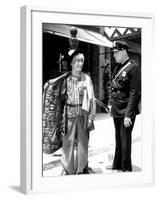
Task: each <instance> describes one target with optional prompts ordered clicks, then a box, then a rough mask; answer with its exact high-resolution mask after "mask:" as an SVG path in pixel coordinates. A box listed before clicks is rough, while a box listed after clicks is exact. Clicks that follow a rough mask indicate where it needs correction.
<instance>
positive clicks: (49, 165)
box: [43, 113, 142, 176]
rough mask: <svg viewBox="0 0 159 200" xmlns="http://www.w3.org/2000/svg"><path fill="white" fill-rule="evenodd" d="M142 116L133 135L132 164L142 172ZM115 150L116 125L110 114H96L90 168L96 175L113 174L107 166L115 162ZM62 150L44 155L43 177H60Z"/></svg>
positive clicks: (136, 169) (91, 143) (90, 152)
mask: <svg viewBox="0 0 159 200" xmlns="http://www.w3.org/2000/svg"><path fill="white" fill-rule="evenodd" d="M141 144H142V133H141V115H139V116H137V117H136V121H135V125H134V129H133V133H132V163H133V171H140V170H141V166H142V163H141V160H142V159H141V146H142V145H141ZM114 149H115V137H114V125H113V120H112V118H111V117H110V115H109V114H105V113H100V114H96V120H95V130H94V131H92V132H91V133H90V140H89V154H88V157H89V159H88V161H89V167H91V168H92V169H93V171H94V172H95V173H112V171H111V170H107V169H106V166H108V165H111V164H112V162H113V156H114ZM60 160H61V149H60V150H58V151H56V152H55V153H54V154H52V155H47V154H43V176H60V175H61V171H62V167H61V164H60Z"/></svg>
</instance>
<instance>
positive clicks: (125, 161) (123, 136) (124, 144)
mask: <svg viewBox="0 0 159 200" xmlns="http://www.w3.org/2000/svg"><path fill="white" fill-rule="evenodd" d="M113 120H114V126H115V141H116V147H115V156H114V162H113V169H117V170H122V171H132V164H131V132H132V130H133V126H134V122H135V117H134V118H133V119H132V120H131V121H132V125H131V126H130V127H128V128H126V127H125V126H124V118H113Z"/></svg>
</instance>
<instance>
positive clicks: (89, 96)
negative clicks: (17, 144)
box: [21, 7, 154, 193]
mask: <svg viewBox="0 0 159 200" xmlns="http://www.w3.org/2000/svg"><path fill="white" fill-rule="evenodd" d="M21 18H22V20H21V27H22V36H21V38H22V39H21V40H22V44H23V45H22V47H24V46H25V44H27V45H26V48H24V49H23V48H22V56H21V58H22V59H21V62H22V67H23V68H22V70H21V82H22V83H21V93H22V95H21V102H22V103H21V105H24V108H25V110H23V112H21V116H22V117H21V128H22V134H21V190H22V192H24V193H34V192H40V193H43V192H60V191H61V189H62V190H63V191H79V190H85V191H87V190H88V189H93V188H99V189H102V188H103V189H105V188H107V187H125V186H138V185H142V184H151V183H152V182H153V131H152V130H153V112H152V111H153V110H154V109H152V106H153V103H152V104H149V102H153V100H154V98H153V90H152V81H151V76H150V74H151V73H152V71H151V68H150V67H149V66H151V56H152V55H151V52H152V51H151V49H152V16H150V15H135V14H134V15H133V14H132V15H128V14H126V13H125V14H123V13H112V12H110V13H108V12H97V11H92V12H91V13H90V12H87V11H83V10H82V11H81V12H79V11H77V10H74V11H72V12H67V11H62V10H61V11H59V10H58V9H57V10H56V9H53V10H52V9H49V8H48V9H46V8H39V9H38V8H36V7H23V8H22V9H21ZM22 108H23V107H22Z"/></svg>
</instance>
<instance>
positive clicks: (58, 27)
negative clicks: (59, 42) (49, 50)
mask: <svg viewBox="0 0 159 200" xmlns="http://www.w3.org/2000/svg"><path fill="white" fill-rule="evenodd" d="M70 28H71V26H69V25H62V24H50V23H44V24H43V31H44V32H49V33H51V34H55V35H58V36H62V37H67V38H70ZM76 28H77V31H78V33H77V36H76V38H77V39H78V40H80V41H82V42H87V43H91V44H96V45H100V46H105V47H110V48H111V47H112V42H111V41H109V40H108V39H107V38H106V37H104V36H103V35H101V34H100V33H97V32H94V31H90V30H87V29H84V28H78V27H76Z"/></svg>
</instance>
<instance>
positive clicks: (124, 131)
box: [111, 42, 141, 171]
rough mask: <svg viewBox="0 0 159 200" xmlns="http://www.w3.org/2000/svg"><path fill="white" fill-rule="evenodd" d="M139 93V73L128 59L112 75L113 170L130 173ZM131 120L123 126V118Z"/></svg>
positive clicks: (125, 46)
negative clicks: (128, 124)
mask: <svg viewBox="0 0 159 200" xmlns="http://www.w3.org/2000/svg"><path fill="white" fill-rule="evenodd" d="M116 48H117V50H118V49H119V50H121V48H122V49H127V48H128V46H127V44H126V43H120V42H119V44H118V46H117V47H116ZM140 91H141V73H140V70H139V67H138V66H137V65H136V64H135V63H134V61H132V60H130V59H128V60H126V61H125V62H124V63H123V64H118V65H117V66H116V68H115V70H114V72H113V74H112V83H111V105H112V108H111V115H112V117H113V120H114V126H115V140H116V148H115V156H114V162H113V169H117V170H122V171H132V164H131V132H132V129H133V126H134V122H135V117H136V115H137V114H139V109H138V104H139V101H140V96H141V94H140ZM125 117H129V118H131V122H132V125H131V126H129V127H127V128H126V127H125V126H124V118H125Z"/></svg>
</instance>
